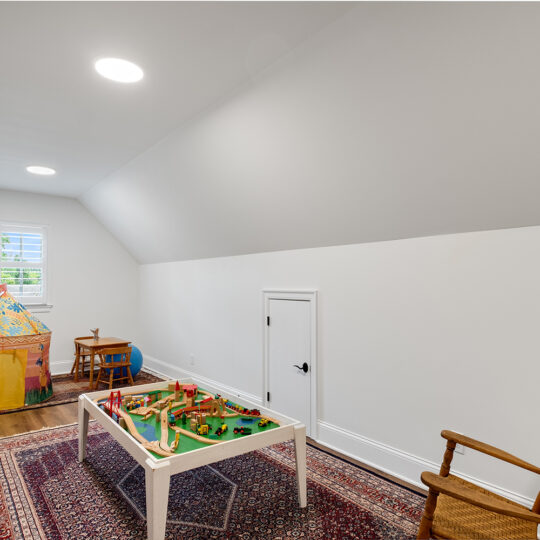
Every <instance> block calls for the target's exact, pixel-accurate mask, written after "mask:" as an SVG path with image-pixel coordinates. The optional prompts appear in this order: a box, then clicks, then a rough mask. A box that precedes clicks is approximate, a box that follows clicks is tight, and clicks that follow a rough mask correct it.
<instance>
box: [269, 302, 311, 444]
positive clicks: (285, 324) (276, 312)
mask: <svg viewBox="0 0 540 540" xmlns="http://www.w3.org/2000/svg"><path fill="white" fill-rule="evenodd" d="M310 304H311V302H309V301H306V300H284V299H275V298H271V299H269V300H268V307H267V315H268V319H267V326H268V334H267V335H268V344H267V347H268V349H267V350H268V382H267V390H268V394H267V402H268V407H269V408H271V409H274V410H275V411H278V412H281V413H283V414H285V415H286V416H290V417H291V418H294V419H295V420H300V421H301V422H302V423H303V424H304V425H305V426H306V428H307V430H308V434H309V430H310V425H311V422H310V420H311V410H310V397H311V396H310V388H311V366H310V359H311V342H312V341H311V305H310Z"/></svg>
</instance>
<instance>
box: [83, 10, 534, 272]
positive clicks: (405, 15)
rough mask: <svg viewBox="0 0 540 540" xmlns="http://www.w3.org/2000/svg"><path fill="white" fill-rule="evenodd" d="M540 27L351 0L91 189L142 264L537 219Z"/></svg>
mask: <svg viewBox="0 0 540 540" xmlns="http://www.w3.org/2000/svg"><path fill="white" fill-rule="evenodd" d="M539 27H540V5H539V4H536V3H528V4H511V3H506V4H502V3H490V4H488V3H476V4H474V3H431V4H429V3H427V4H426V3H410V4H404V3H381V4H372V3H367V4H357V6H356V7H355V8H354V10H352V11H350V12H348V13H346V14H345V15H343V16H342V17H341V18H340V19H339V20H337V21H336V22H334V23H333V24H332V25H330V26H328V27H327V28H325V29H323V30H321V32H319V34H317V35H316V36H314V37H313V38H311V39H310V40H308V41H306V42H305V43H304V44H302V45H301V46H299V47H298V48H297V49H296V50H295V51H294V52H293V53H291V54H289V55H288V56H287V57H286V58H284V59H282V60H281V61H280V62H279V63H278V64H276V65H274V66H273V67H272V68H271V69H269V70H267V71H266V72H265V73H264V74H263V75H262V76H260V77H258V78H257V79H256V80H254V81H253V82H252V83H251V84H250V85H249V86H247V87H245V88H243V89H242V90H241V91H239V92H237V93H236V94H235V95H234V96H232V97H230V98H229V99H228V100H226V101H224V102H222V103H220V104H219V105H217V106H215V107H213V108H211V109H209V110H207V111H205V112H204V113H202V114H200V115H198V116H197V117H196V118H194V119H193V120H192V121H191V122H189V123H187V124H185V125H183V126H181V127H180V128H179V129H178V130H177V131H175V132H173V133H172V134H170V135H169V136H168V137H166V138H165V139H163V140H162V141H161V142H160V143H159V144H157V145H155V146H154V147H152V148H150V149H149V150H147V151H145V152H144V153H142V154H141V155H140V156H138V157H137V158H135V159H134V160H132V161H131V162H130V163H129V164H127V165H125V166H124V167H122V168H121V169H119V170H118V171H117V172H115V173H114V174H112V175H110V176H109V177H108V178H107V179H106V180H104V181H103V182H101V183H99V184H98V185H97V186H95V187H94V188H92V189H91V190H89V191H88V192H87V193H86V194H85V195H84V196H83V197H82V200H83V202H84V204H85V205H86V206H87V207H88V208H89V209H90V210H91V211H92V212H94V213H95V214H96V215H97V216H98V217H99V219H101V220H102V221H103V223H105V224H106V226H107V227H109V229H110V230H111V231H112V232H113V233H114V234H115V235H116V236H117V237H118V238H119V239H121V240H122V241H123V242H124V243H125V245H126V246H127V247H128V249H129V250H131V252H132V253H133V254H134V255H135V257H136V258H137V259H138V260H139V261H141V262H144V263H148V262H159V261H172V260H182V259H191V258H202V257H214V256H223V255H235V254H244V253H252V252H262V251H271V250H282V249H293V248H306V247H314V246H325V245H336V244H346V243H357V242H369V241H378V240H386V239H396V238H407V237H414V236H424V235H434V234H444V233H455V232H464V231H476V230H485V229H496V228H506V227H517V226H525V225H538V224H540V206H539V204H538V201H539V197H540V178H539V174H540V152H539V151H538V148H540V106H539V104H540V100H539V99H538V96H539V95H540V69H539V67H538V57H539V53H540V33H539V32H538V28H539Z"/></svg>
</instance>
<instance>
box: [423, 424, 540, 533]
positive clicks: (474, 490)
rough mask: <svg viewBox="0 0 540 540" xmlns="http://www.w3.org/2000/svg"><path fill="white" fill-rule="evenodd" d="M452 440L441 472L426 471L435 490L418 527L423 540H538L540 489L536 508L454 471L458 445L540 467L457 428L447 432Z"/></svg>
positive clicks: (526, 466) (443, 434) (431, 490)
mask: <svg viewBox="0 0 540 540" xmlns="http://www.w3.org/2000/svg"><path fill="white" fill-rule="evenodd" d="M441 437H443V438H444V439H446V440H447V443H446V451H445V453H444V457H443V462H442V465H441V470H440V472H439V474H438V475H437V474H434V473H431V472H423V473H422V476H421V478H422V482H423V483H424V484H425V485H426V486H428V488H429V494H428V497H427V500H426V505H425V508H424V514H423V516H422V520H421V522H420V528H419V529H418V536H417V538H419V539H428V538H455V539H467V540H473V539H482V540H484V539H488V538H489V539H490V540H491V539H493V540H495V539H500V540H518V539H519V540H526V539H531V540H537V527H538V524H539V523H540V493H538V496H537V497H536V501H535V502H534V504H533V507H532V509H531V510H529V509H528V508H527V507H525V506H522V505H521V504H518V503H516V502H514V501H511V500H509V499H506V498H505V497H501V496H500V495H496V494H495V493H492V492H491V491H488V490H486V489H483V488H481V487H479V486H477V485H475V484H472V483H471V482H467V481H466V480H463V479H462V478H458V477H457V476H453V475H452V474H450V463H451V462H452V458H453V456H454V450H455V448H456V444H462V445H463V446H466V447H467V448H472V449H473V450H477V451H478V452H482V453H483V454H487V455H488V456H492V457H494V458H497V459H501V460H502V461H506V462H508V463H511V464H512V465H517V466H518V467H521V468H523V469H526V470H528V471H532V472H534V473H536V474H540V468H539V467H536V466H534V465H531V464H530V463H527V462H526V461H523V460H521V459H519V458H517V457H515V456H513V455H511V454H508V453H507V452H503V451H502V450H499V449H498V448H495V447H494V446H490V445H488V444H484V443H482V442H480V441H475V440H474V439H471V438H469V437H465V435H459V434H458V433H454V432H453V431H446V430H444V431H442V432H441ZM539 538H540V537H539Z"/></svg>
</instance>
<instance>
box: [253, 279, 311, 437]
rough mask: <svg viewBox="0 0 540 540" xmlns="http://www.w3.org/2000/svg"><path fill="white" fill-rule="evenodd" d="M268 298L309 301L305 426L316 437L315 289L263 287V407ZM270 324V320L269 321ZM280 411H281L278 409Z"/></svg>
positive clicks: (265, 379) (267, 376)
mask: <svg viewBox="0 0 540 540" xmlns="http://www.w3.org/2000/svg"><path fill="white" fill-rule="evenodd" d="M270 300H303V301H307V302H309V307H310V318H311V323H310V332H311V346H310V362H309V369H310V377H311V381H310V382H311V386H310V392H309V393H310V407H309V416H310V422H309V425H308V426H306V431H307V435H308V436H309V437H311V438H312V439H317V437H318V433H317V420H318V417H319V415H318V409H317V394H318V388H319V387H318V385H317V291H316V290H314V289H309V290H304V289H302V290H298V289H297V290H283V289H279V290H277V289H263V314H264V317H263V335H264V337H263V405H264V406H265V407H268V408H271V407H270V406H269V402H268V400H267V399H266V397H267V395H268V394H267V393H268V391H269V389H268V379H269V368H270V365H269V364H270V362H269V345H270V339H269V338H270V335H269V327H268V325H267V323H266V320H267V319H266V318H267V317H269V306H270ZM270 324H272V322H271V321H270ZM280 412H281V411H280Z"/></svg>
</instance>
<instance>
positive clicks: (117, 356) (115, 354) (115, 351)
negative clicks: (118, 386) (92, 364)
mask: <svg viewBox="0 0 540 540" xmlns="http://www.w3.org/2000/svg"><path fill="white" fill-rule="evenodd" d="M96 355H97V357H98V358H99V373H98V376H97V379H96V383H95V386H94V389H96V388H97V387H98V384H99V383H100V382H101V383H103V384H107V383H108V384H109V389H111V388H112V387H113V382H114V381H124V380H127V381H129V384H130V386H133V384H134V383H133V377H132V376H131V369H130V367H131V361H130V358H131V347H114V348H112V347H105V348H103V349H98V350H97V351H96ZM107 358H108V359H109V362H107ZM116 368H120V369H118V373H117V374H116V375H115V370H116ZM124 368H125V371H126V374H125V375H124ZM102 375H104V376H105V377H103V378H102ZM106 379H108V381H107V380H106Z"/></svg>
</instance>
